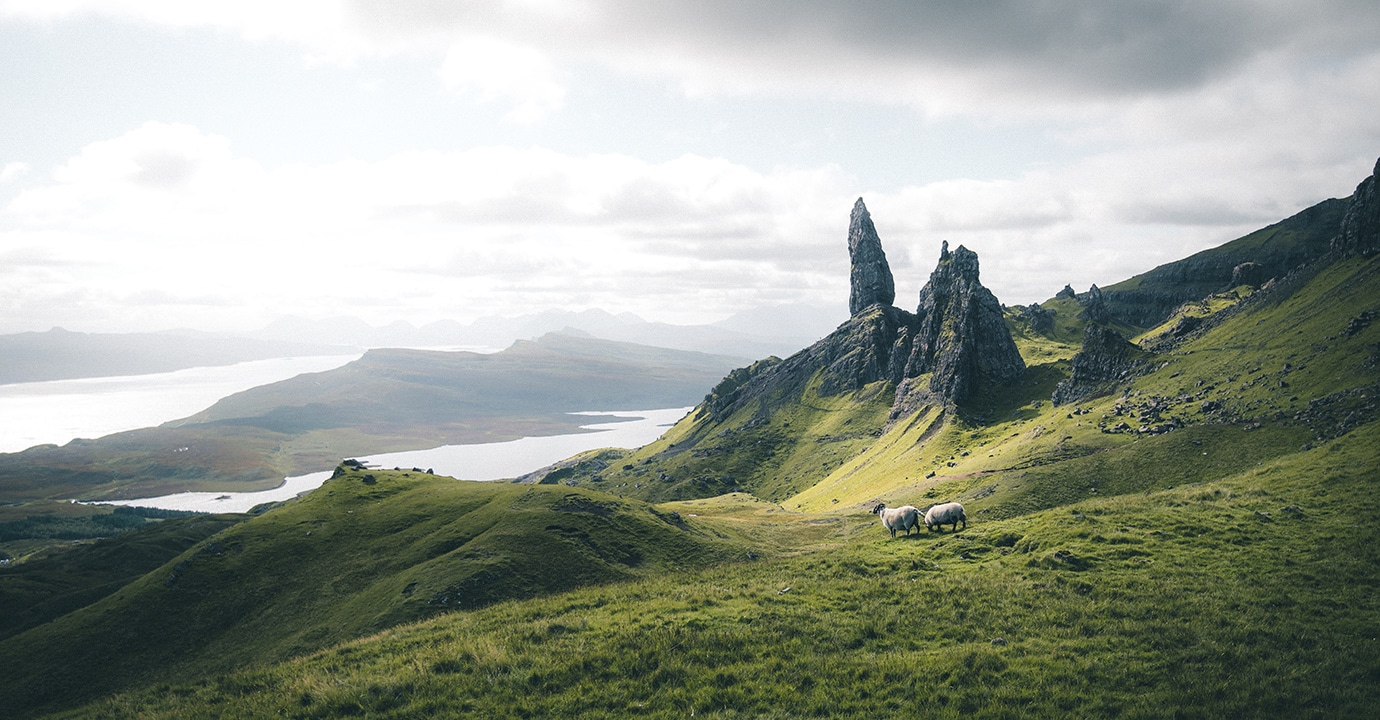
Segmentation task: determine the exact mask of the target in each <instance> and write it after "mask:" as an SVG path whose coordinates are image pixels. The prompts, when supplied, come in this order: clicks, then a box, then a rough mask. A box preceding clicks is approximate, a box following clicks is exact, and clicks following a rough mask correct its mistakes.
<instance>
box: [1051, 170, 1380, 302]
mask: <svg viewBox="0 0 1380 720" xmlns="http://www.w3.org/2000/svg"><path fill="white" fill-rule="evenodd" d="M1368 182H1372V184H1371V185H1370V186H1369V187H1370V188H1371V190H1370V192H1371V195H1370V196H1371V197H1374V184H1373V180H1372V181H1368ZM1362 186H1363V187H1365V186H1366V183H1362ZM1362 194H1363V192H1362V189H1361V188H1358V189H1357V194H1356V196H1357V197H1359V196H1361V195H1362ZM1356 206H1357V202H1356V201H1355V200H1353V201H1351V202H1350V203H1348V201H1346V200H1324V201H1323V202H1320V203H1318V204H1317V205H1314V206H1313V207H1310V208H1308V209H1307V210H1304V211H1303V212H1300V213H1298V214H1296V215H1294V216H1293V217H1290V218H1287V219H1285V220H1281V221H1280V222H1278V223H1275V224H1274V225H1270V226H1268V227H1265V228H1262V229H1260V230H1257V231H1256V232H1253V233H1251V234H1250V235H1247V236H1245V237H1243V238H1240V239H1238V240H1235V241H1232V242H1230V243H1227V244H1226V245H1222V246H1220V247H1216V248H1212V249H1210V250H1204V251H1203V252H1200V253H1197V254H1195V255H1192V256H1190V257H1187V258H1184V259H1183V260H1179V261H1176V262H1172V263H1167V264H1164V265H1161V266H1159V267H1157V268H1155V269H1153V270H1150V271H1148V272H1145V273H1142V274H1140V275H1137V276H1136V277H1133V278H1131V279H1129V280H1126V281H1124V282H1119V283H1117V284H1115V285H1111V286H1109V287H1104V288H1101V290H1100V292H1098V293H1096V296H1097V297H1096V298H1094V297H1093V295H1094V293H1092V292H1089V293H1080V294H1079V295H1078V299H1079V301H1080V302H1082V303H1084V304H1085V305H1087V304H1089V303H1090V302H1094V301H1095V302H1096V303H1098V304H1100V308H1098V309H1095V310H1092V311H1091V312H1089V314H1090V315H1092V314H1097V315H1098V317H1097V318H1094V317H1089V318H1088V319H1090V320H1093V321H1094V322H1102V323H1106V322H1111V321H1121V322H1125V323H1128V324H1130V325H1134V326H1137V327H1142V328H1150V327H1154V326H1156V325H1158V324H1160V323H1161V322H1164V319H1165V318H1167V317H1169V315H1170V314H1171V313H1172V312H1173V311H1174V309H1175V308H1177V307H1179V306H1180V305H1182V304H1184V303H1186V302H1189V301H1192V300H1201V299H1202V298H1205V297H1207V296H1208V295H1211V294H1212V293H1215V292H1221V291H1223V290H1226V289H1228V288H1230V287H1232V285H1233V283H1234V282H1237V281H1240V280H1242V279H1243V278H1242V277H1241V276H1240V275H1239V274H1238V270H1237V269H1238V268H1239V267H1240V266H1242V265H1243V264H1245V263H1253V264H1254V267H1250V268H1249V271H1248V272H1249V276H1248V277H1247V278H1245V280H1246V282H1247V283H1248V284H1253V285H1262V284H1264V283H1265V282H1267V281H1268V280H1270V279H1271V278H1283V277H1284V276H1285V275H1288V274H1289V272H1290V271H1292V270H1294V269H1295V268H1297V267H1299V266H1301V265H1303V264H1305V263H1308V262H1312V261H1313V260H1315V259H1317V258H1320V257H1322V256H1323V255H1325V254H1327V252H1329V250H1331V247H1332V246H1333V245H1334V244H1335V243H1334V240H1333V239H1334V238H1337V228H1338V226H1339V225H1340V224H1341V223H1342V220H1343V217H1344V216H1350V215H1351V214H1352V213H1351V212H1349V211H1348V208H1349V207H1356ZM1367 207H1370V208H1371V210H1370V211H1369V214H1368V215H1367V214H1366V213H1365V212H1363V211H1360V210H1357V211H1356V213H1355V214H1356V216H1357V219H1356V221H1355V222H1356V225H1355V227H1356V228H1357V232H1356V233H1355V237H1357V238H1361V237H1367V235H1365V232H1364V231H1363V230H1362V229H1361V228H1364V227H1369V228H1371V230H1370V234H1369V235H1368V237H1370V238H1371V243H1372V245H1371V246H1370V247H1376V245H1377V242H1376V240H1375V238H1376V229H1375V228H1376V227H1377V224H1376V223H1377V221H1376V212H1380V203H1375V204H1371V205H1368V206H1367ZM1366 217H1368V218H1369V225H1367V221H1366V220H1365V219H1364V218H1366ZM1344 234H1345V233H1344ZM1335 242H1342V240H1341V239H1338V240H1337V241H1335ZM1352 244H1353V245H1354V246H1356V247H1358V248H1359V247H1361V246H1362V244H1363V243H1362V242H1361V241H1360V240H1359V239H1358V240H1356V241H1354V242H1353V243H1352ZM1358 251H1359V250H1358ZM1243 270H1244V269H1243ZM1066 292H1068V288H1065V289H1064V290H1063V291H1061V292H1060V294H1059V295H1058V296H1056V297H1060V296H1064V293H1066ZM1099 318H1100V319H1099Z"/></svg>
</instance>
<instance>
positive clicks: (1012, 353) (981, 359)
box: [898, 242, 1025, 403]
mask: <svg viewBox="0 0 1380 720" xmlns="http://www.w3.org/2000/svg"><path fill="white" fill-rule="evenodd" d="M915 315H916V332H915V337H914V340H913V341H912V342H913V344H912V346H911V354H910V360H909V362H908V363H907V366H906V371H905V375H906V377H907V378H915V377H919V376H921V375H924V374H926V373H932V375H931V376H930V383H929V390H930V391H931V392H932V393H934V394H935V395H936V396H938V397H939V398H942V399H943V400H945V401H947V402H956V403H961V402H963V401H965V400H967V399H968V398H970V397H972V395H973V393H975V392H976V391H977V390H978V388H979V387H981V386H986V385H1001V384H1005V383H1009V382H1011V381H1012V380H1015V379H1016V378H1018V377H1020V375H1021V374H1022V373H1023V372H1025V361H1024V360H1022V359H1021V354H1020V351H1018V350H1017V349H1016V343H1015V341H1013V340H1012V339H1011V331H1010V330H1009V329H1008V328H1007V327H1006V320H1005V319H1004V318H1003V317H1002V312H1001V303H1000V302H998V301H997V297H996V296H995V295H993V294H992V291H991V290H988V289H987V288H985V287H983V286H982V283H980V282H978V256H977V253H975V252H973V251H972V250H969V249H968V248H965V247H963V246H962V245H960V246H958V249H957V250H954V251H953V252H949V244H948V243H947V242H946V243H944V246H943V249H942V250H941V251H940V255H939V265H938V266H937V267H936V268H935V269H934V272H933V273H930V280H929V282H928V283H925V287H924V288H922V289H921V290H920V304H919V307H918V308H917V309H916V311H915ZM898 402H900V398H898Z"/></svg>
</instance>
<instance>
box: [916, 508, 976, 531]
mask: <svg viewBox="0 0 1380 720" xmlns="http://www.w3.org/2000/svg"><path fill="white" fill-rule="evenodd" d="M960 521H962V523H963V529H964V530H967V529H968V516H967V515H966V514H965V513H964V512H963V506H962V505H959V504H958V503H956V502H951V503H944V504H942V505H934V506H932V507H931V508H930V509H929V510H926V511H925V529H927V530H934V529H935V528H939V532H944V524H945V523H952V524H953V531H954V532H958V523H959V522H960ZM916 529H917V530H918V529H919V528H916Z"/></svg>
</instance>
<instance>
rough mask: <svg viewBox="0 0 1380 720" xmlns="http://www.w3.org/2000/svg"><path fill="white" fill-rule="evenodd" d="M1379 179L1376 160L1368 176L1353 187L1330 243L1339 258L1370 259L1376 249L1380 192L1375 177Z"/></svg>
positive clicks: (1379, 237)
mask: <svg viewBox="0 0 1380 720" xmlns="http://www.w3.org/2000/svg"><path fill="white" fill-rule="evenodd" d="M1377 176H1380V160H1376V161H1375V170H1374V171H1373V172H1372V173H1371V176H1370V177H1368V178H1366V179H1365V180H1362V181H1361V184H1360V185H1357V186H1356V192H1354V193H1352V194H1351V201H1350V202H1348V203H1347V206H1346V215H1344V216H1343V217H1342V227H1341V230H1340V231H1339V232H1338V233H1337V237H1336V239H1334V240H1333V241H1332V248H1333V249H1334V250H1337V251H1338V252H1340V253H1342V254H1343V255H1370V254H1371V253H1373V252H1375V251H1376V250H1377V249H1380V190H1377V189H1376V182H1377V181H1376V177H1377Z"/></svg>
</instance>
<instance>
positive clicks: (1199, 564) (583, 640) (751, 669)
mask: <svg viewBox="0 0 1380 720" xmlns="http://www.w3.org/2000/svg"><path fill="white" fill-rule="evenodd" d="M1377 448H1380V425H1377V423H1374V422H1372V423H1369V424H1367V425H1365V426H1364V427H1362V428H1358V429H1357V430H1355V431H1353V432H1352V433H1351V434H1349V435H1348V436H1346V437H1344V438H1342V439H1340V440H1333V441H1328V442H1325V443H1323V444H1321V445H1319V446H1317V447H1315V448H1313V449H1312V450H1309V451H1306V452H1296V453H1293V454H1291V455H1288V456H1286V457H1281V458H1278V459H1275V460H1270V461H1265V462H1261V463H1259V464H1257V465H1254V466H1253V467H1249V468H1242V469H1241V470H1240V471H1239V472H1237V473H1235V474H1231V475H1229V476H1225V477H1222V478H1221V479H1218V480H1215V481H1211V482H1195V483H1191V484H1188V485H1183V486H1179V487H1175V488H1173V489H1163V490H1156V491H1151V492H1135V493H1130V494H1126V495H1121V496H1117V497H1099V498H1097V499H1087V500H1083V501H1079V502H1076V503H1073V504H1071V505H1067V506H1062V507H1058V508H1053V509H1049V510H1044V511H1039V512H1034V513H1030V514H1026V515H1022V516H1019V517H1012V518H1008V519H1002V520H985V519H977V520H975V522H974V523H973V526H972V528H971V529H970V530H967V531H964V532H961V533H958V534H957V535H951V534H944V535H938V534H922V535H920V536H918V537H915V536H913V537H911V538H906V539H901V538H898V539H895V540H893V539H891V538H890V537H888V536H887V535H886V534H885V533H883V532H881V531H880V530H878V529H877V527H876V526H875V525H874V524H873V523H872V521H871V517H870V516H867V515H865V514H862V513H860V512H857V511H852V512H839V513H821V514H812V515H807V516H800V517H803V518H809V520H808V522H812V523H817V524H819V526H820V527H824V528H827V529H828V530H827V535H826V536H823V537H800V536H796V537H794V538H792V539H793V541H794V542H796V543H798V544H799V546H800V547H801V548H802V550H801V553H800V554H798V555H790V554H787V555H784V556H781V557H775V558H763V559H762V560H759V561H758V562H756V563H747V564H745V563H737V564H730V565H724V566H718V567H714V568H709V569H704V570H698V571H694V572H688V573H677V574H665V575H658V576H655V577H649V578H646V579H640V580H636V581H633V582H631V583H625V584H620V585H615V586H607V587H599V588H587V589H582V590H576V591H573V592H569V593H564V594H560V595H556V596H551V597H547V598H542V599H535V600H526V601H510V602H504V603H500V604H497V605H494V606H491V607H488V608H484V609H480V610H477V611H473V612H466V613H457V614H451V615H446V616H443V617H440V618H436V619H433V620H429V621H425V622H423V623H420V624H416V625H408V626H403V627H399V628H397V629H393V630H389V631H386V632H384V633H382V634H379V635H376V636H373V637H370V638H367V639H364V640H361V641H357V642H352V643H347V644H344V645H341V646H339V647H336V648H332V649H329V650H326V651H324V652H321V653H317V654H313V655H308V656H306V657H302V658H299V659H295V660H291V661H288V662H283V663H270V664H265V665H260V666H257V667H254V668H251V669H245V670H242V671H239V672H235V673H230V674H225V675H214V676H211V677H207V678H204V679H201V680H197V681H194V682H193V681H183V682H181V683H176V684H173V685H159V686H156V687H151V688H148V689H145V690H142V691H138V692H133V693H127V694H122V695H119V696H116V697H114V698H111V699H107V700H102V701H100V702H98V703H95V704H93V705H90V706H88V707H86V708H84V709H83V710H82V711H80V712H78V713H74V714H72V715H70V716H69V717H106V718H118V717H140V718H212V717H279V716H282V717H301V718H331V717H347V716H364V717H377V718H408V717H427V716H458V715H464V716H473V717H493V718H510V717H512V718H516V717H627V716H638V717H656V718H662V717H665V718H670V717H688V716H692V715H693V716H695V717H719V718H734V717H894V716H902V715H904V716H917V717H937V718H950V717H953V718H957V717H1051V718H1052V717H1130V718H1159V717H1202V718H1219V717H1264V716H1275V715H1282V716H1288V717H1305V718H1313V717H1316V718H1323V717H1366V716H1368V715H1369V714H1370V711H1371V709H1372V708H1373V707H1374V705H1375V703H1376V702H1377V700H1380V647H1378V646H1377V643H1376V640H1375V638H1376V637H1377V633H1378V632H1380V593H1377V592H1376V589H1377V584H1378V583H1380V570H1377V568H1380V550H1378V549H1377V548H1380V537H1377V533H1376V531H1375V524H1374V523H1373V522H1370V521H1369V519H1370V518H1372V517H1374V513H1375V512H1376V511H1377V510H1380V503H1378V501H1380V493H1377V485H1376V483H1375V477H1374V473H1373V468H1375V467H1377V465H1378V464H1380V455H1378V454H1377ZM666 507H667V508H668V509H669V508H677V509H678V510H679V512H681V513H682V514H683V515H685V514H686V513H688V512H689V511H694V512H697V513H698V517H697V518H695V519H693V521H694V522H695V523H696V524H700V525H703V526H705V527H710V528H713V527H723V528H729V527H731V526H734V525H738V524H744V523H749V524H754V525H757V526H758V527H759V528H760V530H761V531H764V532H766V531H772V532H778V533H779V534H781V535H785V534H788V533H785V532H780V530H779V529H778V528H777V527H776V526H774V525H772V524H771V523H772V522H773V521H770V520H767V519H765V518H764V517H757V518H755V517H753V516H752V515H749V514H745V513H744V511H743V510H741V509H740V508H737V507H735V506H729V507H724V506H723V505H722V504H721V501H717V500H709V501H694V502H691V503H685V504H673V505H670V506H666ZM759 512H761V511H759ZM782 514H784V513H782ZM1359 519H1365V521H1363V522H1358V520H1359ZM774 522H776V523H778V524H784V523H785V522H786V521H784V520H777V521H774ZM796 522H802V520H797V521H796Z"/></svg>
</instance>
